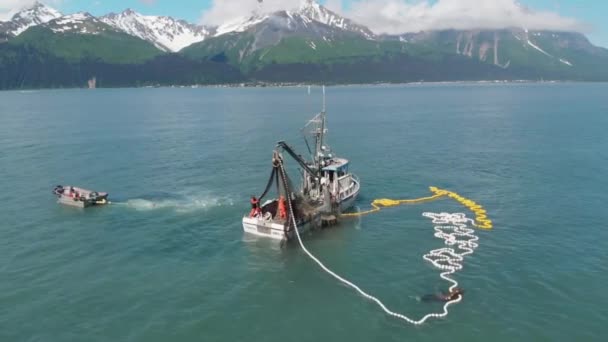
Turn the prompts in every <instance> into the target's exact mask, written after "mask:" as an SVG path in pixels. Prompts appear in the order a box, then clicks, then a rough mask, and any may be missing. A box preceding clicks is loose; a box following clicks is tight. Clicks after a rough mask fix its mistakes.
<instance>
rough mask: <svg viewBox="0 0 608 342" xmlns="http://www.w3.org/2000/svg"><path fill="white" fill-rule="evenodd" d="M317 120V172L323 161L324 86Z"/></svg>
mask: <svg viewBox="0 0 608 342" xmlns="http://www.w3.org/2000/svg"><path fill="white" fill-rule="evenodd" d="M319 119H320V120H321V122H320V124H321V126H320V130H319V132H318V135H317V156H316V159H317V167H318V168H319V170H320V169H321V161H322V159H323V156H324V153H323V140H324V137H325V86H323V108H322V110H321V113H320V115H319Z"/></svg>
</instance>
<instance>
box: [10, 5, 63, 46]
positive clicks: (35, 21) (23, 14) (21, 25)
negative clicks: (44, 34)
mask: <svg viewBox="0 0 608 342" xmlns="http://www.w3.org/2000/svg"><path fill="white" fill-rule="evenodd" d="M61 16H62V14H61V13H60V12H59V11H57V10H56V9H53V8H51V7H49V6H47V5H45V4H43V3H41V2H35V3H34V4H33V5H32V6H31V7H28V8H25V9H23V10H21V11H19V12H17V13H16V14H15V15H14V16H13V17H12V18H11V20H9V21H7V22H0V36H2V35H5V36H6V37H7V38H10V37H15V36H18V35H20V34H21V33H23V31H25V30H27V29H28V28H30V27H32V26H36V25H40V24H44V23H47V22H49V21H51V20H53V19H57V18H59V17H61ZM0 39H1V38H0Z"/></svg>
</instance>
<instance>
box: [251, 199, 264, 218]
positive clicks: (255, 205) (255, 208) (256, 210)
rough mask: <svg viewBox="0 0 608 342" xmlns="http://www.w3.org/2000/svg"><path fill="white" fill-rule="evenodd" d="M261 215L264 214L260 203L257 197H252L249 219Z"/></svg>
mask: <svg viewBox="0 0 608 342" xmlns="http://www.w3.org/2000/svg"><path fill="white" fill-rule="evenodd" d="M260 214H262V209H260V201H259V200H258V199H257V198H256V197H255V196H251V212H250V213H249V217H257V216H258V215H260Z"/></svg>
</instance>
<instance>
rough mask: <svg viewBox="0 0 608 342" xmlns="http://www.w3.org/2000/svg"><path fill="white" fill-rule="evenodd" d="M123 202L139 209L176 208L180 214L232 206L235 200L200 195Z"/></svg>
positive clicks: (136, 199) (137, 199) (131, 207)
mask: <svg viewBox="0 0 608 342" xmlns="http://www.w3.org/2000/svg"><path fill="white" fill-rule="evenodd" d="M121 204H122V205H124V206H126V207H128V208H130V209H134V210H137V211H153V210H174V211H175V212H177V213H180V214H187V213H192V212H196V211H204V210H209V209H212V208H218V207H231V206H233V205H234V201H233V200H232V199H230V198H228V197H214V196H210V195H209V196H205V195H198V196H178V197H177V198H164V199H163V198H160V199H144V198H135V199H130V200H127V201H126V202H124V203H121Z"/></svg>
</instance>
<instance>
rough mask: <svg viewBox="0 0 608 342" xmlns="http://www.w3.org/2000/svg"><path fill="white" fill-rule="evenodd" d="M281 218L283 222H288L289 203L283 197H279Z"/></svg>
mask: <svg viewBox="0 0 608 342" xmlns="http://www.w3.org/2000/svg"><path fill="white" fill-rule="evenodd" d="M279 217H280V218H281V219H282V220H287V201H286V200H285V197H284V196H283V195H281V196H280V197H279Z"/></svg>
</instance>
